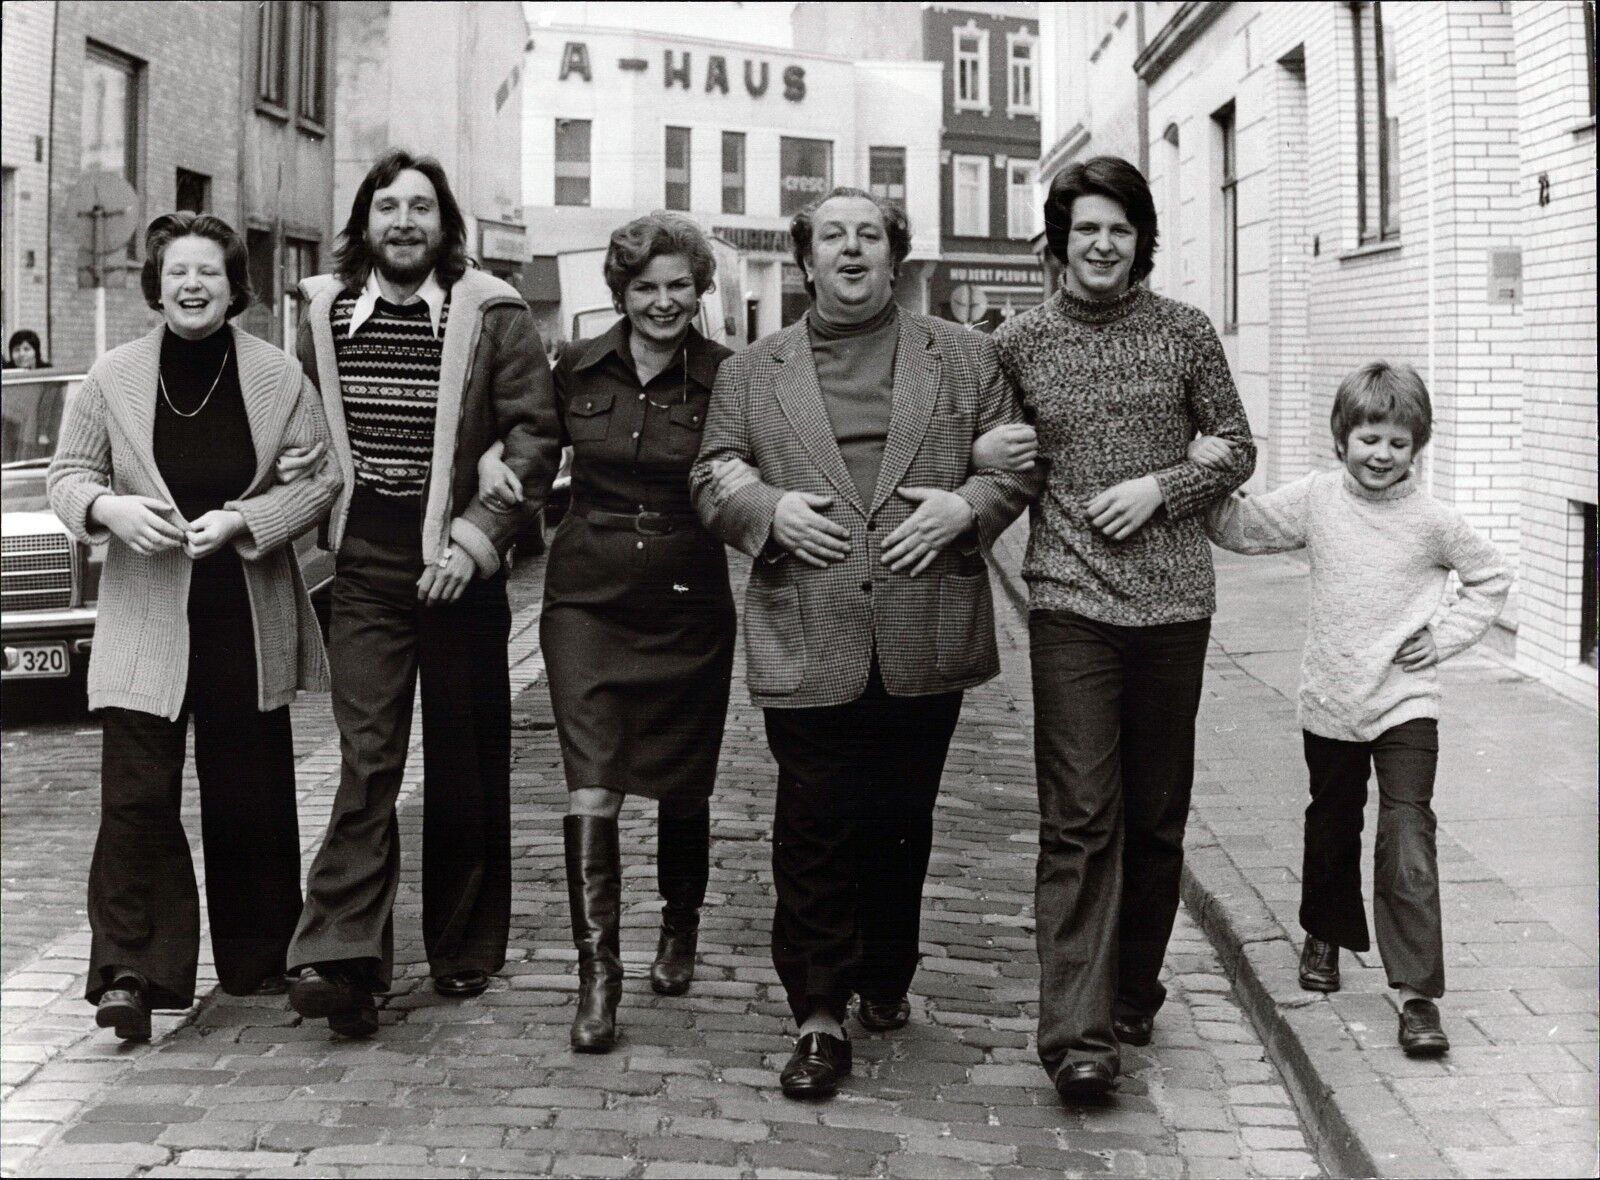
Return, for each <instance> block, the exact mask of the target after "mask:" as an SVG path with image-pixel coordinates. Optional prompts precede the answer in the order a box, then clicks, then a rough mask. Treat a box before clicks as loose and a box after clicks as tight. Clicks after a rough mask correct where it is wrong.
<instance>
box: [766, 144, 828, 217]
mask: <svg viewBox="0 0 1600 1180" xmlns="http://www.w3.org/2000/svg"><path fill="white" fill-rule="evenodd" d="M790 144H795V145H797V148H796V149H794V150H798V145H806V144H821V145H822V148H823V153H822V158H823V160H824V161H825V163H826V165H827V167H826V168H825V169H824V170H823V171H824V175H823V177H822V187H821V188H820V189H819V190H818V191H817V193H816V194H814V195H811V196H802V195H800V194H797V195H796V196H795V197H793V198H790V197H789V196H788V194H787V193H785V192H784V190H783V181H784V176H785V172H784V159H785V152H787V151H789V150H791V149H790V148H789V146H788V145H790ZM835 146H836V141H834V140H832V139H818V138H817V137H815V136H811V135H780V136H779V137H778V214H779V216H781V217H793V216H794V215H795V214H796V213H798V212H799V211H800V210H801V209H804V208H805V207H806V206H807V205H809V204H811V202H812V201H814V200H816V199H817V197H819V196H821V195H822V194H824V193H826V192H828V191H829V190H830V189H832V188H833V185H834V179H833V177H834V171H833V149H834V147H835ZM786 202H787V203H788V204H789V205H790V206H791V207H789V208H785V203H786Z"/></svg>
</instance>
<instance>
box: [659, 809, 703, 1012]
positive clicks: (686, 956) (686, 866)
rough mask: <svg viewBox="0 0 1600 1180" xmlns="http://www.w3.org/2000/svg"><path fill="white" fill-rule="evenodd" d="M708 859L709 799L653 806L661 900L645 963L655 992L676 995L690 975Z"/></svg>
mask: <svg viewBox="0 0 1600 1180" xmlns="http://www.w3.org/2000/svg"><path fill="white" fill-rule="evenodd" d="M710 860H711V805H710V803H709V802H708V803H703V804H701V805H700V806H698V807H696V808H694V809H693V810H689V811H684V810H681V809H674V810H672V811H669V810H668V809H667V808H665V807H660V808H658V810H657V819H656V883H657V885H658V887H659V888H660V890H661V897H662V900H663V901H664V902H665V903H666V904H665V905H663V906H662V907H661V941H660V942H659V943H658V944H657V946H656V959H655V962H654V963H652V964H650V986H651V987H652V988H654V989H655V990H656V992H657V993H658V994H660V995H663V996H681V995H682V994H683V993H684V992H686V991H688V990H689V981H690V980H692V979H693V978H694V955H695V948H696V946H697V944H698V942H699V936H700V906H701V904H702V903H703V902H704V901H705V899H706V881H707V879H708V877H709V875H710V871H711V864H710Z"/></svg>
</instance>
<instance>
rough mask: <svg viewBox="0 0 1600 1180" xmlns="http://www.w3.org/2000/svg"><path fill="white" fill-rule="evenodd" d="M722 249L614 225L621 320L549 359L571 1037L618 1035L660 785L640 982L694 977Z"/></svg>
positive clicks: (690, 231)
mask: <svg viewBox="0 0 1600 1180" xmlns="http://www.w3.org/2000/svg"><path fill="white" fill-rule="evenodd" d="M715 267H716V262H715V259H714V258H713V256H712V253H711V248H710V246H709V244H708V243H707V242H706V239H705V237H704V235H703V234H702V233H701V231H700V229H699V227H698V226H696V225H695V224H694V223H693V222H692V221H690V220H689V219H688V218H686V217H680V216H674V215H672V214H669V213H653V214H651V215H649V216H647V217H641V218H639V219H637V220H635V221H632V222H629V223H628V224H627V225H625V226H623V227H622V228H620V229H618V230H617V231H616V232H615V233H613V234H612V235H611V244H610V248H609V249H608V250H607V253H606V260H605V275H606V282H607V284H608V285H609V286H610V288H611V291H612V295H613V298H614V300H615V302H616V306H617V310H618V311H620V312H622V313H623V318H622V319H621V320H619V321H618V322H617V324H616V325H615V326H614V327H613V328H611V329H610V330H609V331H607V332H606V333H605V334H604V335H602V336H599V337H597V338H595V339H593V340H586V341H585V340H579V341H574V342H573V343H572V345H570V346H569V347H568V348H567V349H566V351H565V352H564V353H563V355H562V357H561V360H560V362H559V363H558V364H557V366H556V374H555V376H556V395H557V407H558V409H559V411H560V416H561V427H562V440H561V441H562V443H563V444H567V445H570V446H571V447H572V449H573V455H572V508H571V511H570V512H569V513H568V515H567V517H566V519H565V520H563V521H562V523H561V525H560V527H559V528H558V529H557V530H556V533H555V536H554V538H553V539H552V541H551V543H550V552H549V557H548V559H547V565H546V571H545V592H544V614H543V617H542V618H541V620H540V625H539V641H540V645H541V647H542V649H543V652H544V659H545V668H546V671H547V673H548V675H549V678H550V700H551V703H552V705H553V706H554V711H555V719H556V731H557V733H558V735H559V737H560V739H561V754H562V758H563V761H564V763H565V767H566V777H567V788H568V790H569V792H570V805H569V814H568V815H567V817H566V820H565V824H564V835H565V843H566V864H567V895H568V899H569V901H570V904H571V907H572V934H573V940H574V941H575V943H576V944H577V948H578V978H579V991H578V1009H577V1015H576V1017H575V1018H574V1020H573V1025H572V1047H573V1048H574V1049H577V1050H579V1051H582V1052H593V1053H604V1052H606V1051H608V1050H610V1049H611V1047H612V1046H613V1045H614V1044H615V1043H616V1036H617V1031H616V1010H617V1003H618V1000H619V999H620V997H621V994H622V961H621V959H620V957H619V948H618V924H619V912H620V909H621V864H620V856H619V850H618V841H617V814H618V811H619V810H620V808H621V806H622V800H623V797H624V796H626V795H643V796H645V797H647V798H650V799H655V800H656V801H657V809H658V810H657V816H658V823H657V848H656V873H657V881H658V884H659V888H660V891H661V896H662V898H663V900H664V902H665V905H664V906H663V907H662V911H661V937H660V943H659V947H658V950H657V953H656V959H655V962H654V963H653V964H652V966H651V969H650V982H651V985H652V986H653V987H654V989H655V990H656V991H657V992H658V993H660V994H662V995H680V994H682V993H683V992H685V991H687V990H688V987H689V981H690V980H691V979H692V978H693V975H694V956H695V945H696V937H697V933H698V930H699V924H700V905H701V902H702V901H703V900H704V898H705V891H706V880H707V876H708V861H709V846H710V796H711V788H712V784H713V782H714V780H715V778H716V769H717V756H718V753H719V751H720V750H721V746H722V729H723V722H724V719H725V717H726V714H727V707H728V688H729V678H730V676H731V674H732V668H733V644H734V633H735V626H736V621H735V613H734V606H733V596H732V593H731V591H730V590H729V587H728V565H727V558H726V556H725V554H724V551H723V547H722V542H720V541H718V540H717V539H716V538H715V537H713V536H712V535H711V534H710V533H708V532H706V531H705V529H704V527H703V526H702V525H701V524H700V522H699V520H698V519H697V518H696V516H695V514H694V508H693V506H692V505H691V504H690V501H689V467H690V465H691V464H692V463H693V462H694V458H695V454H696V452H697V451H698V450H699V448H700V432H701V429H702V428H703V427H704V425H705V417H706V404H707V402H708V401H709V400H710V397H711V386H712V384H713V382H714V381H715V379H716V374H717V367H718V366H719V365H720V364H721V363H722V358H723V357H725V356H727V355H728V354H729V350H728V349H726V348H724V347H722V346H721V345H720V344H716V343H713V342H712V341H709V340H707V339H706V338H705V337H704V336H702V335H701V334H700V333H699V332H698V331H696V330H695V328H694V325H693V320H694V317H695V312H696V310H697V309H698V305H699V300H700V297H701V296H702V295H704V294H705V293H706V291H708V290H709V289H710V287H711V282H712V277H713V273H714V271H715Z"/></svg>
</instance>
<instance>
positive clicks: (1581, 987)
mask: <svg viewBox="0 0 1600 1180" xmlns="http://www.w3.org/2000/svg"><path fill="white" fill-rule="evenodd" d="M1026 544H1027V522H1026V520H1023V521H1021V522H1019V523H1018V525H1017V526H1016V527H1014V528H1013V529H1012V530H1011V531H1010V532H1009V533H1007V534H1006V536H1005V537H1003V538H1002V539H1001V543H1000V544H999V545H997V546H996V552H995V558H996V561H995V565H996V568H997V573H998V574H999V580H1000V582H1001V583H1002V584H1003V585H1004V586H1005V588H1006V590H1007V592H1008V596H1009V597H1011V599H1012V603H1013V605H1014V606H1017V607H1018V608H1019V609H1025V603H1026V587H1025V586H1024V585H1023V583H1022V580H1021V577H1020V568H1021V561H1022V555H1023V551H1024V549H1025V548H1026ZM1216 566H1217V583H1218V587H1217V599H1218V607H1217V613H1216V615H1215V617H1214V619H1213V622H1212V632H1211V650H1210V653H1209V655H1208V658H1207V664H1206V691H1205V696H1204V699H1203V703H1202V705H1201V709H1200V720H1199V727H1198V735H1197V740H1196V747H1197V748H1196V780H1195V793H1194V805H1193V810H1192V812H1191V816H1190V821H1189V831H1188V839H1187V846H1188V856H1187V864H1186V866H1185V871H1184V898H1185V900H1186V901H1187V903H1188V905H1189V909H1190V910H1191V911H1192V912H1193V913H1195V914H1197V915H1198V916H1199V918H1200V921H1201V924H1202V926H1203V927H1204V928H1205V929H1206V931H1207V933H1208V934H1209V935H1210V936H1211V939H1212V941H1213V943H1214V944H1215V945H1216V947H1217V950H1218V952H1219V953H1220V954H1221V956H1222V958H1223V961H1224V963H1225V964H1227V965H1228V968H1229V972H1230V974H1231V975H1232V977H1233V983H1234V989H1235V992H1236V993H1237V995H1238V996H1239V998H1240V1000H1241V1002H1242V1004H1243V1006H1244V1008H1245V1010H1246V1012H1247V1013H1248V1014H1249V1016H1250V1018H1251V1019H1252V1021H1253V1022H1254V1024H1255V1026H1256V1029H1257V1031H1258V1032H1259V1033H1260V1034H1261V1037H1262V1040H1263V1042H1264V1043H1265V1044H1266V1046H1267V1048H1268V1052H1269V1053H1270V1055H1271V1059H1272V1061H1273V1062H1274V1063H1275V1064H1276V1065H1277V1066H1278V1067H1279V1069H1280V1071H1281V1072H1282V1074H1283V1075H1284V1078H1285V1080H1286V1082H1287V1083H1288V1085H1289V1088H1290V1090H1291V1092H1292V1093H1293V1094H1294V1097H1295V1101H1296V1103H1297V1105H1298V1107H1299V1110H1300V1113H1301V1117H1302V1119H1303V1121H1304V1122H1305V1124H1306V1126H1307V1128H1308V1130H1309V1133H1310V1134H1311V1136H1312V1138H1313V1141H1314V1142H1315V1143H1316V1146H1317V1148H1318V1153H1319V1156H1320V1158H1321V1159H1322V1162H1323V1164H1324V1165H1325V1166H1326V1167H1328V1168H1329V1170H1330V1171H1332V1172H1334V1173H1338V1174H1345V1175H1379V1176H1445V1175H1461V1176H1578V1175H1588V1176H1593V1175H1596V1171H1597V1157H1596V1122H1597V1116H1596V1008H1597V994H1600V993H1597V984H1596V930H1597V923H1596V880H1597V877H1596V723H1595V714H1594V712H1593V711H1592V710H1589V709H1585V708H1583V707H1582V706H1581V705H1578V704H1576V703H1574V702H1572V701H1571V700H1569V699H1567V698H1565V697H1563V696H1561V695H1559V694H1557V693H1556V692H1554V691H1552V690H1551V689H1549V688H1547V687H1545V686H1543V685H1541V684H1540V683H1538V682H1537V681H1535V680H1532V679H1529V678H1528V677H1526V676H1523V675H1521V674H1520V673H1518V672H1515V671H1513V670H1512V669H1510V668H1508V667H1507V666H1506V665H1505V664H1503V663H1501V662H1500V661H1498V660H1497V659H1495V658H1494V657H1492V656H1490V655H1487V654H1485V653H1483V652H1482V651H1480V650H1474V651H1471V652H1468V653H1467V654H1465V655H1462V656H1460V657H1458V658H1456V659H1455V660H1452V661H1450V662H1449V663H1448V664H1446V665H1445V666H1444V667H1443V669H1442V671H1441V676H1442V682H1443V689H1444V705H1443V717H1442V719H1441V722H1440V728H1439V736H1440V746H1441V750H1440V761H1439V776H1438V785H1437V789H1436V792H1435V797H1434V808H1435V811H1436V812H1437V814H1438V817H1439V833H1438V848H1439V862H1440V876H1441V885H1442V902H1443V908H1444V934H1445V957H1446V965H1447V967H1446V969H1447V986H1448V989H1449V990H1448V993H1447V994H1446V996H1445V998H1444V1000H1443V1001H1442V1002H1441V1005H1440V1007H1441V1010H1442V1012H1443V1015H1444V1020H1445V1028H1446V1031H1447V1032H1448V1033H1449V1035H1450V1039H1451V1043H1452V1045H1453V1048H1452V1050H1451V1052H1450V1054H1449V1055H1448V1056H1446V1057H1444V1058H1443V1059H1442V1060H1437V1061H1419V1060H1412V1059H1410V1058H1407V1057H1405V1056H1404V1055H1403V1054H1402V1053H1401V1052H1400V1050H1399V1048H1398V1047H1397V1045H1396V1040H1395V1025H1396V1019H1397V1018H1396V1011H1395V1007H1394V1004H1393V1002H1392V1000H1391V993H1390V992H1389V989H1388V987H1387V982H1386V980H1385V977H1384V975H1383V970H1382V966H1381V964H1380V962H1379V960H1378V956H1377V951H1376V948H1374V949H1373V951H1372V952H1370V953H1366V954H1360V955H1351V954H1350V953H1349V952H1346V953H1345V954H1344V955H1343V956H1342V957H1343V960H1344V962H1343V966H1344V972H1343V983H1344V987H1343V990H1342V991H1340V992H1338V993H1336V994H1334V995H1332V996H1320V995H1317V994H1315V993H1311V992H1306V991H1302V990H1301V989H1300V987H1299V985H1298V982H1297V980H1296V968H1297V963H1298V954H1299V948H1300V944H1301V939H1302V937H1303V936H1302V932H1301V930H1300V927H1299V922H1298V920H1297V916H1296V915H1297V910H1298V905H1299V892H1300V885H1299V870H1300V856H1301V847H1302V843H1301V836H1302V814H1303V808H1304V806H1305V802H1306V798H1307V794H1306V791H1307V788H1306V771H1305V763H1304V757H1303V754H1302V750H1301V737H1300V729H1299V726H1298V724H1297V723H1296V720H1295V704H1294V702H1295V690H1296V685H1297V682H1298V674H1299V663H1300V646H1301V640H1302V637H1303V635H1304V629H1305V604H1306V591H1307V572H1308V571H1307V565H1306V563H1305V561H1304V560H1303V558H1302V557H1300V556H1298V555H1280V556H1274V557H1255V558H1245V557H1238V556H1235V555H1233V554H1229V553H1224V552H1221V551H1217V552H1216ZM1372 793H1373V795H1374V796H1375V795H1376V784H1375V783H1374V784H1373V787H1372ZM1375 808H1376V803H1375V802H1374V803H1373V804H1372V805H1371V806H1370V807H1369V810H1368V813H1367V814H1368V816H1369V818H1370V819H1372V822H1375V815H1376V811H1375ZM1372 822H1369V824H1368V829H1367V836H1366V849H1365V865H1364V869H1363V880H1364V881H1365V883H1366V888H1367V890H1368V893H1369V896H1368V898H1367V901H1368V905H1369V907H1370V905H1371V897H1370V889H1371V881H1372V836H1371V832H1372Z"/></svg>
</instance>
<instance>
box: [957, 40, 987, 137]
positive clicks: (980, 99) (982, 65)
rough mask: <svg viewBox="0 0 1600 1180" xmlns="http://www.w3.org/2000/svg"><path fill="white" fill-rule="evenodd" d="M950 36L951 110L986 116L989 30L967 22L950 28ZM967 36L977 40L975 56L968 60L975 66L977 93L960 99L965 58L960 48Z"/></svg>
mask: <svg viewBox="0 0 1600 1180" xmlns="http://www.w3.org/2000/svg"><path fill="white" fill-rule="evenodd" d="M950 35H951V40H950V60H951V62H952V68H951V70H950V84H951V87H952V92H951V96H950V97H951V108H952V109H953V110H957V111H978V112H980V113H982V114H985V115H987V114H988V113H989V111H990V105H989V30H988V29H984V28H980V27H979V26H978V24H977V22H975V21H972V20H969V21H967V23H966V24H964V25H960V26H957V27H955V28H952V29H951V30H950ZM967 36H970V37H976V38H977V39H978V49H977V53H976V56H975V57H973V58H971V59H969V60H974V61H975V62H976V64H977V69H976V71H975V73H976V75H977V77H976V79H975V85H976V89H977V92H978V93H977V95H976V97H973V98H962V97H961V73H962V71H961V65H962V60H963V58H965V57H967V55H966V54H965V53H964V52H963V51H962V48H961V38H962V37H967Z"/></svg>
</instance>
